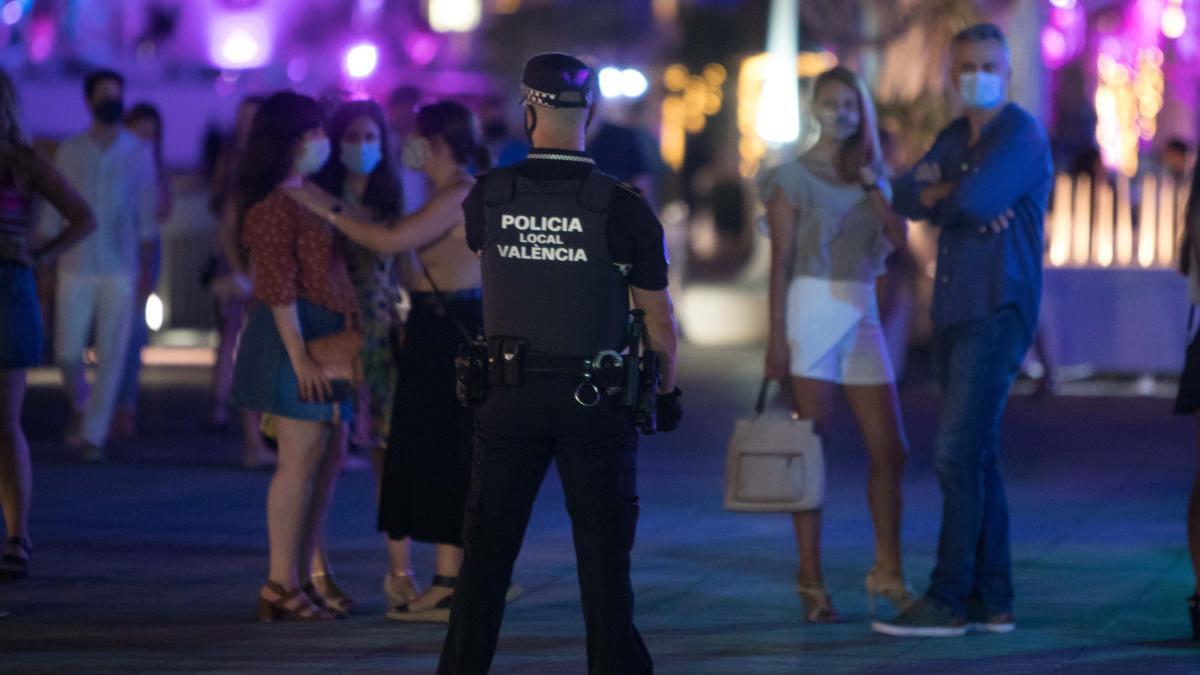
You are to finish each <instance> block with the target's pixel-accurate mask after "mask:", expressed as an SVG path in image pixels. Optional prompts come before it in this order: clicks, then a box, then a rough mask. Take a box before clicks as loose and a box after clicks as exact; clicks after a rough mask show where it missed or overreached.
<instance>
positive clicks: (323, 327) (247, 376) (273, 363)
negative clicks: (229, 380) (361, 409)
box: [232, 300, 354, 422]
mask: <svg viewBox="0 0 1200 675" xmlns="http://www.w3.org/2000/svg"><path fill="white" fill-rule="evenodd" d="M296 310H297V311H298V312H299V314H300V330H301V332H302V334H303V335H304V339H305V340H313V339H316V338H320V337H325V336H326V335H332V334H333V333H336V332H338V331H340V330H342V325H343V324H344V323H345V317H343V316H342V315H341V314H338V313H337V312H334V311H332V310H329V309H326V308H324V307H321V306H319V305H314V304H313V303H311V302H306V301H304V300H297V301H296ZM232 402H233V404H234V405H236V406H238V407H239V408H245V409H246V410H255V411H258V412H265V413H271V414H273V415H278V416H280V417H288V418H291V419H296V420H312V421H320V422H332V421H333V420H334V419H339V418H340V420H341V421H344V422H348V421H350V420H351V419H352V418H353V416H354V412H353V405H352V403H353V402H352V400H350V399H347V400H345V401H341V402H336V403H330V402H325V403H315V402H309V401H302V400H300V387H299V384H298V382H297V380H296V371H295V369H293V368H292V361H291V359H290V358H289V357H288V354H287V349H286V348H284V346H283V339H282V338H281V337H280V336H279V330H278V329H277V328H276V327H275V318H274V316H272V314H271V308H270V307H268V306H266V305H264V304H262V303H261V302H255V303H254V304H253V305H252V306H251V308H250V312H249V315H248V316H247V318H246V326H245V328H243V329H242V334H241V337H240V338H238V351H237V361H236V362H235V364H234V369H233V396H232ZM334 406H340V408H341V409H340V410H339V411H338V413H337V417H335V415H334Z"/></svg>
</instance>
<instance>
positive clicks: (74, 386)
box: [39, 70, 158, 462]
mask: <svg viewBox="0 0 1200 675" xmlns="http://www.w3.org/2000/svg"><path fill="white" fill-rule="evenodd" d="M83 91H84V98H85V100H86V102H87V105H88V108H89V109H90V110H91V115H92V124H91V126H90V127H89V128H88V129H87V130H86V131H84V132H83V133H80V134H78V135H76V136H72V137H71V138H68V139H67V140H65V141H63V143H62V145H60V146H59V148H58V154H57V155H56V157H55V166H57V167H58V170H59V171H61V172H62V174H63V175H64V176H65V177H66V178H67V180H68V181H70V182H71V185H72V186H73V187H74V188H75V189H76V190H78V191H79V194H81V195H83V198H84V199H86V200H87V202H88V205H89V206H90V207H91V208H92V211H93V212H94V213H95V214H96V230H95V232H93V233H92V234H91V235H89V236H88V237H87V238H85V239H84V240H83V241H82V242H81V243H80V244H79V246H77V247H75V248H74V249H72V250H71V251H70V252H68V253H66V254H65V255H63V257H62V258H61V259H60V261H59V263H58V288H57V297H56V300H55V328H56V335H55V342H54V353H55V356H56V358H57V359H58V362H59V364H60V365H61V366H62V369H63V378H64V380H65V382H66V385H67V389H68V391H69V394H70V398H71V413H72V420H71V424H70V426H69V427H68V429H67V435H66V439H65V442H66V444H67V445H68V446H71V447H74V448H77V449H79V450H80V452H81V456H82V458H83V459H84V460H85V461H92V462H98V461H102V460H103V459H104V451H103V448H104V443H105V440H106V439H107V437H108V431H109V424H110V423H111V421H112V414H113V406H114V404H115V402H116V396H117V388H118V386H119V385H120V380H121V373H122V367H123V366H122V364H123V363H124V360H125V355H126V350H127V348H128V345H129V337H130V326H131V322H132V320H133V313H134V312H137V311H139V308H136V307H135V306H134V305H135V302H134V299H135V297H136V292H137V289H136V288H135V286H136V284H137V280H138V278H139V272H140V270H141V269H142V267H143V266H145V265H148V264H150V263H152V261H153V256H154V240H155V238H156V236H157V234H156V231H155V229H156V227H157V224H156V222H155V209H156V205H157V200H158V183H157V179H156V173H155V171H156V169H155V164H154V155H153V151H152V149H151V147H150V146H149V145H148V144H147V143H145V142H144V141H142V140H141V139H139V138H138V137H137V136H135V135H134V134H132V133H131V132H129V131H128V130H126V129H125V128H124V126H123V125H122V124H121V118H122V114H123V112H124V103H123V101H124V95H125V80H124V78H123V77H122V76H121V75H120V74H119V73H115V72H113V71H109V70H100V71H96V72H94V73H92V74H90V75H88V76H87V79H86V80H85V81H84V87H83ZM62 224H63V221H62V217H61V216H60V215H59V214H58V213H57V212H56V211H54V210H53V209H51V208H46V209H43V211H42V220H41V222H40V223H39V229H40V232H41V234H42V235H43V236H52V235H53V234H55V233H57V232H58V231H59V230H60V229H61V228H62ZM146 290H147V291H148V290H149V289H146ZM93 330H94V333H95V336H96V343H95V346H96V358H97V361H98V362H99V367H98V370H97V375H96V379H95V383H94V385H93V387H92V391H91V392H90V395H89V392H88V388H87V384H86V380H85V379H84V365H83V353H84V350H85V349H87V346H88V337H89V335H90V334H91V333H92V332H93Z"/></svg>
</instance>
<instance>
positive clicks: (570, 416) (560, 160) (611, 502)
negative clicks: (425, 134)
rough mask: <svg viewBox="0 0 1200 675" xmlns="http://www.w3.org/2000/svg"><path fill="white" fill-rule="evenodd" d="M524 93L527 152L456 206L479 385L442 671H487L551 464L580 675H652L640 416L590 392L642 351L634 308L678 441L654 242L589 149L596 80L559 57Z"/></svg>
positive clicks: (533, 75)
mask: <svg viewBox="0 0 1200 675" xmlns="http://www.w3.org/2000/svg"><path fill="white" fill-rule="evenodd" d="M521 82H522V87H521V90H522V103H523V104H524V107H525V132H526V135H527V136H528V137H529V138H530V140H531V142H532V145H533V148H532V150H530V152H529V155H528V157H527V158H526V159H525V160H524V161H522V162H518V163H517V164H515V165H514V166H512V167H508V168H503V169H498V170H495V171H492V172H489V173H487V174H485V175H483V176H480V177H479V180H478V182H476V184H475V185H474V187H473V188H472V190H471V192H470V194H469V195H468V197H467V199H466V201H465V202H464V203H463V211H464V213H465V215H466V238H467V245H468V246H470V247H471V249H472V250H474V251H476V252H478V253H479V255H480V256H481V258H482V261H481V269H482V280H483V284H482V290H483V329H484V334H485V337H486V338H487V339H488V352H489V353H488V357H487V359H488V361H489V363H490V364H491V365H489V366H488V368H489V370H490V372H489V374H488V381H489V383H490V384H489V387H488V390H487V392H486V396H485V398H484V399H483V401H482V402H481V403H480V404H479V407H478V408H477V410H476V415H475V446H474V456H473V461H472V476H471V489H470V493H469V496H468V498H467V515H466V523H465V525H464V527H463V540H464V548H465V558H464V561H463V566H462V570H461V572H460V573H459V577H458V580H457V582H456V585H455V590H454V600H453V605H452V607H451V610H450V629H449V632H448V634H447V636H446V642H445V646H444V647H443V649H442V658H441V663H440V664H439V667H438V672H439V673H442V674H443V675H447V674H450V673H454V674H456V675H466V674H471V675H482V674H483V673H486V672H487V671H488V668H489V667H490V665H491V662H492V656H493V654H494V652H495V649H496V641H497V638H498V636H499V633H500V621H501V617H502V615H503V612H504V604H505V594H506V591H507V589H508V586H509V581H510V578H511V576H512V569H513V562H514V561H515V560H516V557H517V553H518V552H519V551H520V547H521V540H522V538H523V537H524V535H525V527H526V525H527V524H528V522H529V516H530V512H531V510H532V508H533V502H534V499H535V498H536V496H537V493H538V489H539V488H540V486H541V482H542V479H543V478H544V477H545V475H546V470H547V469H548V468H549V465H550V462H551V461H553V462H554V463H555V465H556V467H557V468H558V474H559V477H560V479H561V480H562V484H563V492H564V494H565V495H566V502H567V511H568V513H569V514H570V517H571V523H572V529H573V533H574V540H575V555H576V560H577V564H578V567H579V586H580V591H581V595H582V600H583V612H584V620H585V624H586V626H587V651H588V658H587V660H588V671H589V672H590V673H612V674H616V673H621V674H625V675H635V674H644V673H650V672H652V670H653V665H652V663H651V659H650V654H649V653H648V652H647V650H646V646H645V644H643V642H642V638H641V636H640V635H639V634H638V631H637V629H636V628H635V627H634V624H633V588H632V586H631V584H630V580H629V564H630V552H631V550H632V548H633V539H634V530H635V526H636V522H637V516H638V498H637V486H636V483H637V481H636V475H637V468H636V467H637V444H638V441H637V433H636V429H635V427H634V419H635V418H634V411H633V410H632V409H631V407H630V405H629V404H628V403H627V402H625V401H624V399H623V397H622V394H621V393H620V392H621V391H622V386H617V387H615V388H612V387H609V386H604V387H603V388H601V387H597V386H595V384H594V383H595V382H596V381H597V379H601V378H603V377H604V376H603V375H601V373H602V372H607V373H611V372H612V370H613V369H618V368H619V366H618V365H617V364H618V362H620V361H622V357H621V356H619V355H618V352H620V351H621V350H622V349H623V347H625V346H629V347H630V348H631V349H638V348H640V344H634V345H630V342H631V341H630V340H629V339H628V336H629V334H628V332H627V327H628V321H629V309H630V298H631V297H632V300H633V305H634V306H635V307H637V308H638V309H641V310H643V311H644V312H645V336H644V337H645V338H647V342H648V344H649V348H650V349H652V350H653V351H654V352H656V353H658V354H660V355H661V358H662V365H663V367H662V377H661V380H660V381H659V382H658V383H657V391H658V393H659V397H658V399H657V401H658V428H659V430H661V431H670V430H672V429H674V428H675V427H676V426H677V425H678V424H679V420H680V417H681V416H682V408H681V406H680V392H679V389H677V388H676V387H675V343H676V330H675V319H674V314H673V311H672V309H671V296H670V294H669V292H668V290H667V260H666V256H665V255H664V253H663V231H662V225H661V224H659V222H658V220H657V219H656V218H655V216H654V213H653V212H652V211H651V210H650V207H649V206H648V205H647V204H646V202H645V200H644V199H643V198H642V197H641V196H640V195H639V194H638V193H637V191H636V190H635V189H634V188H632V187H630V186H627V185H624V184H621V183H618V182H617V180H616V179H614V178H612V177H611V176H608V175H606V174H603V173H601V172H599V171H598V170H596V168H595V160H593V159H592V157H591V155H590V154H588V153H586V152H584V150H583V148H584V134H585V130H586V128H587V125H588V123H589V122H590V121H591V118H592V116H593V114H594V112H595V106H594V104H595V100H596V77H595V74H594V72H593V71H592V69H591V68H589V67H588V66H587V65H586V64H584V63H583V62H582V61H580V60H579V59H577V58H575V57H573V56H569V55H567V54H539V55H537V56H534V57H533V58H531V59H530V60H529V61H528V62H527V63H526V65H525V71H524V74H523V76H522V78H521ZM633 342H640V338H639V339H638V340H634V341H633ZM636 357H637V355H636V353H627V354H626V355H625V358H628V359H636ZM614 384H615V383H614ZM625 389H628V387H625Z"/></svg>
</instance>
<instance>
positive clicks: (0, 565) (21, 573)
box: [0, 537, 33, 582]
mask: <svg viewBox="0 0 1200 675" xmlns="http://www.w3.org/2000/svg"><path fill="white" fill-rule="evenodd" d="M5 548H6V550H7V549H17V550H19V551H21V552H22V553H23V554H24V555H19V554H17V553H8V552H5V554H4V557H3V558H0V582H3V581H20V580H21V579H28V578H29V558H30V556H32V555H33V544H32V543H31V542H30V541H29V540H28V539H26V538H25V537H9V538H8V540H7V541H6V542H5Z"/></svg>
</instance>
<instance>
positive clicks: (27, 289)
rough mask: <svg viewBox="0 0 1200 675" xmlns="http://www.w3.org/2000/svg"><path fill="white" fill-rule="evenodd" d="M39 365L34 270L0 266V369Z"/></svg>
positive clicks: (39, 330) (38, 311)
mask: <svg viewBox="0 0 1200 675" xmlns="http://www.w3.org/2000/svg"><path fill="white" fill-rule="evenodd" d="M41 362H42V311H41V309H40V308H39V307H38V299H37V287H36V286H35V285H34V282H33V270H32V269H30V268H28V267H26V266H25V265H22V264H20V263H15V262H0V368H32V367H34V366H37V365H40V364H41Z"/></svg>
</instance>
